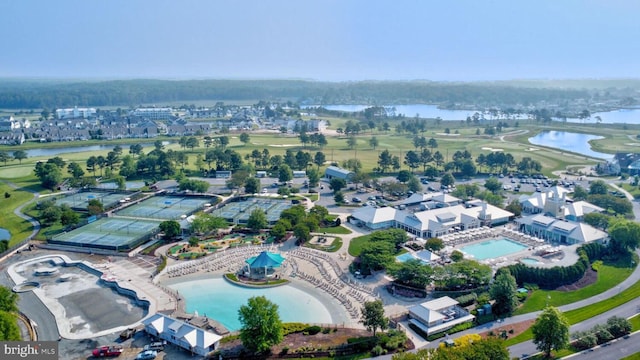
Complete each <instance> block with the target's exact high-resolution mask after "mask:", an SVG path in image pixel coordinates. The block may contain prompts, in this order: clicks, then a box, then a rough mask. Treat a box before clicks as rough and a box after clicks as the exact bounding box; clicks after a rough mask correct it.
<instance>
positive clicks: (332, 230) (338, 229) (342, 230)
mask: <svg viewBox="0 0 640 360" xmlns="http://www.w3.org/2000/svg"><path fill="white" fill-rule="evenodd" d="M316 232H319V233H327V234H338V235H346V234H351V230H349V229H347V228H346V227H344V226H332V227H323V228H319V229H318V231H316Z"/></svg>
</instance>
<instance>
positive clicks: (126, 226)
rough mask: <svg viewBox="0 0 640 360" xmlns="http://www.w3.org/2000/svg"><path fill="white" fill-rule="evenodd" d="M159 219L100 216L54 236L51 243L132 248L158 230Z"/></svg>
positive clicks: (106, 247) (115, 248)
mask: <svg viewBox="0 0 640 360" xmlns="http://www.w3.org/2000/svg"><path fill="white" fill-rule="evenodd" d="M159 225H160V222H159V221H153V220H133V219H123V218H102V219H100V220H98V221H95V222H92V223H90V224H87V225H85V226H82V227H79V228H77V229H75V230H72V231H69V232H66V233H63V234H59V235H56V236H54V237H53V238H52V239H50V240H49V241H50V242H51V243H54V244H55V243H57V244H63V245H73V246H81V247H93V248H99V249H109V250H120V249H132V248H134V247H135V246H137V245H138V244H140V243H142V242H143V241H146V240H147V239H149V238H150V237H151V235H153V234H154V233H155V232H157V231H158V226H159Z"/></svg>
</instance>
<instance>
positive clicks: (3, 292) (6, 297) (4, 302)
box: [0, 285, 18, 312]
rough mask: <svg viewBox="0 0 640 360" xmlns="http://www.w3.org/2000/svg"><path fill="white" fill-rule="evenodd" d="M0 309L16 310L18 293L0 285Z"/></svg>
mask: <svg viewBox="0 0 640 360" xmlns="http://www.w3.org/2000/svg"><path fill="white" fill-rule="evenodd" d="M0 311H6V312H18V294H16V293H14V292H13V291H11V289H9V288H7V287H4V286H1V285H0Z"/></svg>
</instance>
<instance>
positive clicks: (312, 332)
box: [303, 325, 322, 335]
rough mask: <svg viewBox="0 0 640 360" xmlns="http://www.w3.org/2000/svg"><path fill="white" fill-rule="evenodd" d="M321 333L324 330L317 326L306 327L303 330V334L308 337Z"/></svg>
mask: <svg viewBox="0 0 640 360" xmlns="http://www.w3.org/2000/svg"><path fill="white" fill-rule="evenodd" d="M320 331H322V328H321V327H320V326H317V325H313V326H309V327H306V328H305V329H304V330H303V332H304V333H305V334H306V335H315V334H317V333H319V332H320Z"/></svg>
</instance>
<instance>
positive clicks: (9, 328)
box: [0, 311, 22, 341]
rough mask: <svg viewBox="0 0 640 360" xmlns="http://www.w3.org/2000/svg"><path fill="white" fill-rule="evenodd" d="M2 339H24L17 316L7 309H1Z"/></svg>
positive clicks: (0, 334) (0, 336)
mask: <svg viewBox="0 0 640 360" xmlns="http://www.w3.org/2000/svg"><path fill="white" fill-rule="evenodd" d="M0 340H3V341H19V340H22V337H21V336H20V328H19V327H18V323H17V317H16V316H15V315H14V314H12V313H9V312H6V311H0Z"/></svg>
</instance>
